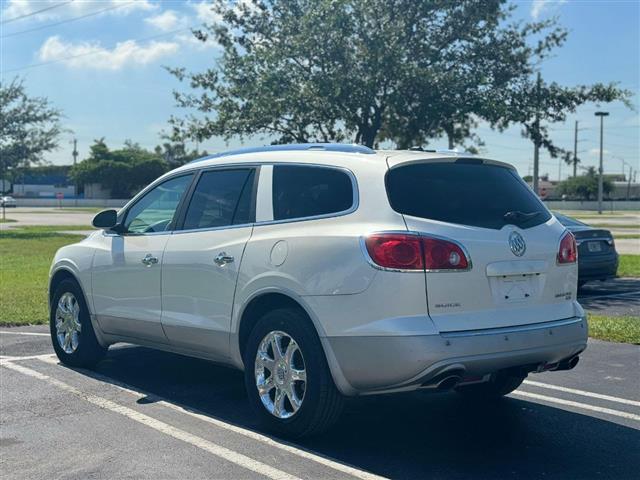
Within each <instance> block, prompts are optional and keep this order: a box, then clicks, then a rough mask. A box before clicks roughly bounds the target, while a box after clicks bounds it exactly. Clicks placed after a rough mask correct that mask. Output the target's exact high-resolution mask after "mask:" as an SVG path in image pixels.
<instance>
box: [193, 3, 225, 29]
mask: <svg viewBox="0 0 640 480" xmlns="http://www.w3.org/2000/svg"><path fill="white" fill-rule="evenodd" d="M189 6H190V7H191V8H193V10H194V11H195V12H196V17H198V20H199V21H200V22H202V23H207V24H209V23H217V22H219V21H220V20H222V19H221V18H220V15H218V14H217V13H216V12H214V11H213V10H212V8H211V3H210V2H207V1H206V0H205V1H202V2H197V3H190V4H189Z"/></svg>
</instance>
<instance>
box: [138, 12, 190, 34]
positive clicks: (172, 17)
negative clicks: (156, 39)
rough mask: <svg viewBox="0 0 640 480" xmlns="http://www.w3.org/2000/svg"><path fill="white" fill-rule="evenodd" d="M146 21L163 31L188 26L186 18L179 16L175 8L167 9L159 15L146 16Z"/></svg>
mask: <svg viewBox="0 0 640 480" xmlns="http://www.w3.org/2000/svg"><path fill="white" fill-rule="evenodd" d="M144 21H145V22H146V23H148V24H150V25H153V26H154V27H156V28H158V29H160V30H162V31H163V32H168V31H170V30H175V29H177V28H180V27H186V25H187V22H186V19H185V18H184V17H180V16H178V14H177V13H176V12H175V11H174V10H165V11H164V12H162V13H160V14H158V15H155V16H153V17H149V18H146V19H145V20H144Z"/></svg>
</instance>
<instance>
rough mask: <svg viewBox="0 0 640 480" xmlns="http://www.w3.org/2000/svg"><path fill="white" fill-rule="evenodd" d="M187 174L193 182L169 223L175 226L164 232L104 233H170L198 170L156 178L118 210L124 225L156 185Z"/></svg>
mask: <svg viewBox="0 0 640 480" xmlns="http://www.w3.org/2000/svg"><path fill="white" fill-rule="evenodd" d="M187 176H191V182H190V183H189V185H187V188H186V189H185V191H184V193H183V195H182V198H180V202H178V206H177V207H176V209H175V211H174V212H173V218H172V219H171V222H170V223H169V225H173V228H171V229H168V230H165V231H163V232H139V233H137V232H126V231H125V232H122V233H116V232H110V231H107V230H103V234H104V235H105V236H109V237H139V236H143V235H144V236H151V235H170V234H171V233H172V232H173V231H174V230H175V225H176V224H177V221H178V219H179V216H178V215H179V213H180V211H181V208H182V205H183V203H184V202H185V200H186V199H187V195H188V194H189V192H190V191H191V189H192V187H193V181H194V179H195V178H196V177H197V171H194V170H187V171H181V172H176V174H175V175H170V176H167V177H164V176H163V177H160V178H158V179H156V180H155V181H153V182H151V184H149V185H147V187H146V188H143V189H142V190H141V191H140V192H138V194H137V195H136V196H135V197H133V198H132V199H131V200H130V201H129V202H128V203H127V204H126V205H125V206H124V207H123V208H122V210H120V212H118V224H120V225H124V222H125V221H126V220H127V216H128V215H129V211H130V210H131V209H132V208H133V207H134V206H135V205H136V204H137V203H138V202H139V201H140V200H142V199H143V198H144V197H145V196H146V195H147V194H148V193H149V192H151V190H153V189H154V188H156V187H159V186H160V185H162V184H163V183H166V182H169V181H171V180H175V179H176V178H180V177H187Z"/></svg>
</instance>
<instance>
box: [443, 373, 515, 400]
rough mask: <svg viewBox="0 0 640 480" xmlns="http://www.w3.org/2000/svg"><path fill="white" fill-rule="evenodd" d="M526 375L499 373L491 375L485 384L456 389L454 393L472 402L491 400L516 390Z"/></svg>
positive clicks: (463, 386)
mask: <svg viewBox="0 0 640 480" xmlns="http://www.w3.org/2000/svg"><path fill="white" fill-rule="evenodd" d="M525 378H527V376H526V375H523V374H521V373H514V372H509V371H500V372H497V373H494V374H492V375H491V378H490V379H489V381H487V382H483V383H474V384H471V385H462V386H460V387H456V389H455V390H456V392H457V393H459V394H460V395H462V396H463V397H467V398H470V399H473V400H491V399H496V398H500V397H503V396H505V395H508V394H509V393H511V392H513V391H514V390H515V389H516V388H518V387H519V386H520V385H521V384H522V382H523V381H524V379H525Z"/></svg>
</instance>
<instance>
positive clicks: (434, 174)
mask: <svg viewBox="0 0 640 480" xmlns="http://www.w3.org/2000/svg"><path fill="white" fill-rule="evenodd" d="M386 186H387V195H388V197H389V202H390V203H391V207H392V208H393V209H394V210H395V211H397V212H399V213H402V214H405V215H411V216H414V217H421V218H426V219H431V220H439V221H442V222H448V223H458V224H462V225H470V226H475V227H483V228H493V229H500V228H502V227H503V226H504V225H507V224H511V225H517V226H519V227H521V228H529V227H533V226H535V225H539V224H541V223H544V222H546V221H547V220H549V218H551V214H550V213H549V212H548V210H547V209H546V208H545V207H544V205H543V204H542V202H541V201H540V200H539V199H538V198H537V197H536V196H535V194H534V193H533V191H532V190H531V189H530V188H529V187H528V185H527V184H526V183H525V182H524V181H523V180H522V179H521V178H520V177H519V176H518V174H517V172H515V171H514V170H512V169H510V168H506V167H501V166H497V165H486V164H479V163H463V162H460V161H458V162H446V163H445V162H443V163H415V164H410V165H405V166H400V167H396V168H394V169H392V170H390V171H389V172H388V173H387V176H386ZM514 212H515V213H514Z"/></svg>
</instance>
